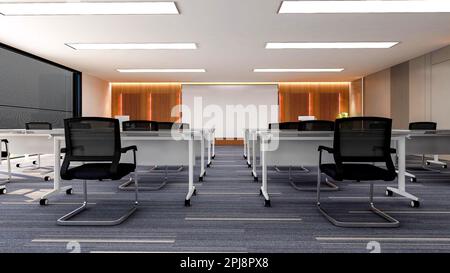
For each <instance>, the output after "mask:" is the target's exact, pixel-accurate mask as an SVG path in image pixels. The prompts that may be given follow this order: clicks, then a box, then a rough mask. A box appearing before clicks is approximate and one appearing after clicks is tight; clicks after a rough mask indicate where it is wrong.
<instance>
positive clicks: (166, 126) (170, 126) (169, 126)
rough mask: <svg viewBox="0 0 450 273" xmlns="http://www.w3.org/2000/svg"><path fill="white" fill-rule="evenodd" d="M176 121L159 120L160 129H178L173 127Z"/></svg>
mask: <svg viewBox="0 0 450 273" xmlns="http://www.w3.org/2000/svg"><path fill="white" fill-rule="evenodd" d="M175 125H176V124H175V122H166V121H158V130H172V129H178V128H173V127H175Z"/></svg>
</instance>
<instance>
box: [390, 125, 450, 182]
mask: <svg viewBox="0 0 450 273" xmlns="http://www.w3.org/2000/svg"><path fill="white" fill-rule="evenodd" d="M398 133H400V134H407V137H406V148H405V149H406V154H407V155H418V154H428V155H434V159H435V160H431V161H430V162H436V163H438V162H440V163H441V164H442V163H443V162H441V161H439V160H438V156H439V155H450V131H449V130H435V131H429V130H428V131H418V130H413V131H410V130H394V131H393V135H395V134H398ZM444 164H445V163H444ZM406 176H408V177H411V181H412V182H415V181H416V177H415V175H413V174H410V173H408V172H406Z"/></svg>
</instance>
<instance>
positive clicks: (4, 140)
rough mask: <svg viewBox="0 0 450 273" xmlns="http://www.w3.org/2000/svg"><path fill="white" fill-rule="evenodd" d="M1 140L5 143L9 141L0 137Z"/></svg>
mask: <svg viewBox="0 0 450 273" xmlns="http://www.w3.org/2000/svg"><path fill="white" fill-rule="evenodd" d="M0 141H1V142H5V143H9V141H8V140H7V139H1V140H0Z"/></svg>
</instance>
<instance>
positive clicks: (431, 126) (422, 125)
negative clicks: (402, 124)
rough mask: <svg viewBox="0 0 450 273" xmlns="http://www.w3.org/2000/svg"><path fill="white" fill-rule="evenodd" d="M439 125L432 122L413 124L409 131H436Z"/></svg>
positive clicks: (410, 125)
mask: <svg viewBox="0 0 450 273" xmlns="http://www.w3.org/2000/svg"><path fill="white" fill-rule="evenodd" d="M436 128H437V123H436V122H431V121H419V122H411V123H410V124H409V130H436Z"/></svg>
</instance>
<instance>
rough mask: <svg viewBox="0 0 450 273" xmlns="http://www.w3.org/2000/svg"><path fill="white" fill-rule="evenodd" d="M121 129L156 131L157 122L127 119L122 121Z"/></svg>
mask: <svg viewBox="0 0 450 273" xmlns="http://www.w3.org/2000/svg"><path fill="white" fill-rule="evenodd" d="M122 130H123V131H158V123H157V122H156V121H149V120H128V121H124V122H122Z"/></svg>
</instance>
